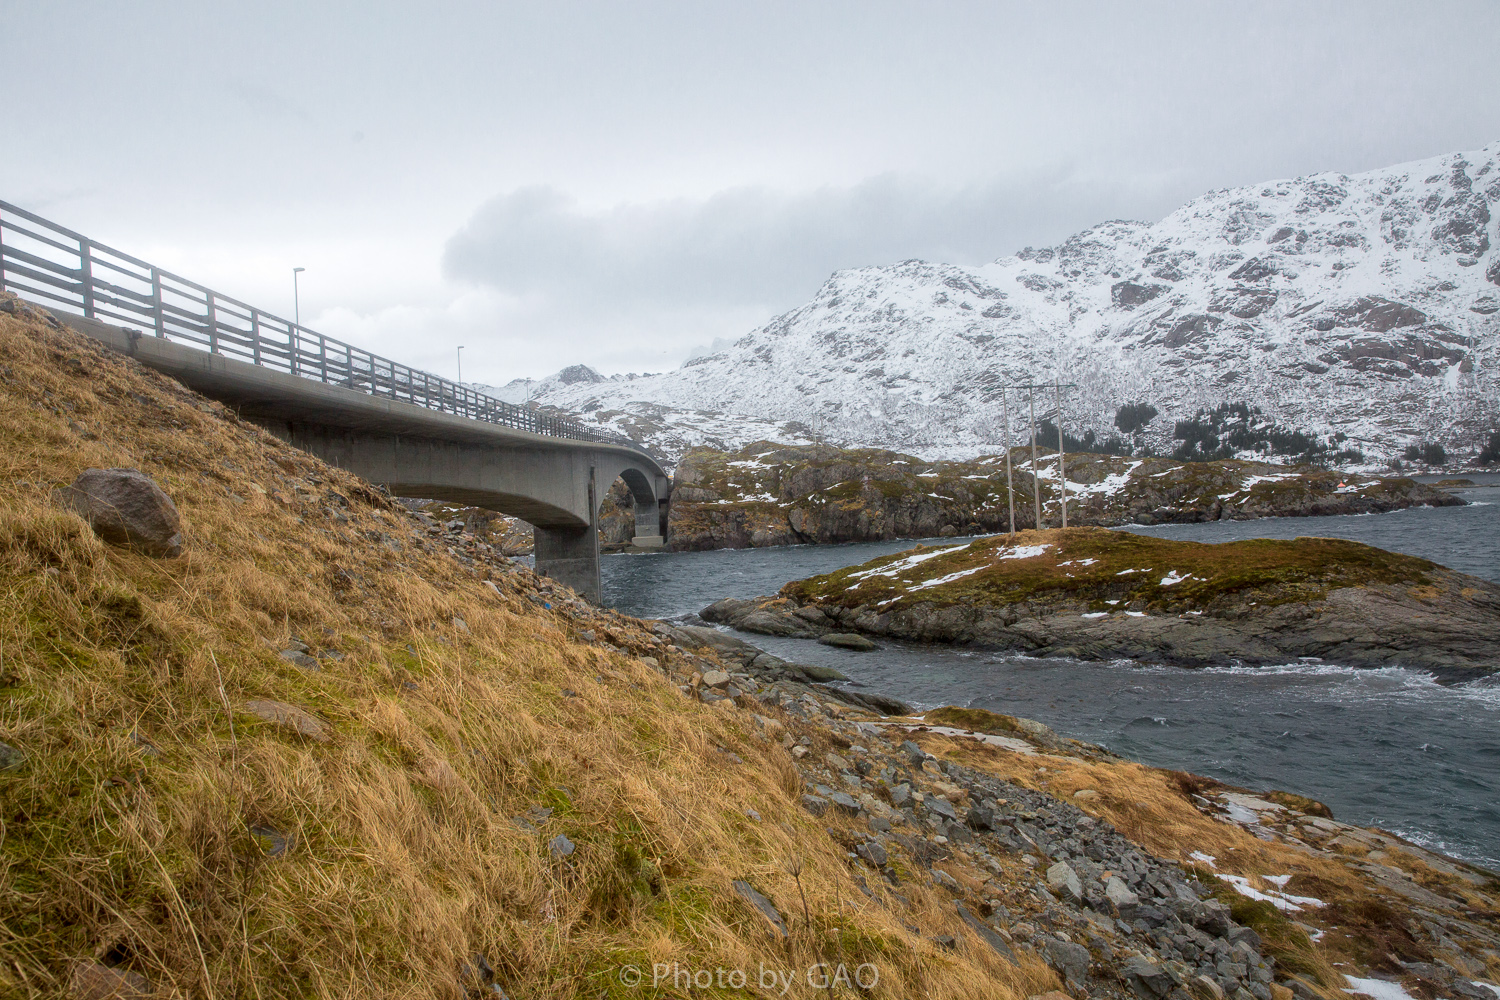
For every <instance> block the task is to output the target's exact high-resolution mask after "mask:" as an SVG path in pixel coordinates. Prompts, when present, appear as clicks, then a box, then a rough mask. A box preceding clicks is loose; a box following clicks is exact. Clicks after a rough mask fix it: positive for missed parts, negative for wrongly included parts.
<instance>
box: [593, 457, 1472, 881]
mask: <svg viewBox="0 0 1500 1000" xmlns="http://www.w3.org/2000/svg"><path fill="white" fill-rule="evenodd" d="M1470 478H1473V479H1475V480H1479V479H1480V477H1477V476H1474V477H1470ZM1485 478H1490V477H1485ZM1494 478H1496V479H1500V477H1494ZM1459 495H1460V496H1463V497H1464V498H1465V499H1468V500H1470V501H1472V502H1473V505H1472V506H1469V507H1447V508H1419V509H1415V510H1406V511H1397V512H1393V513H1390V514H1376V515H1368V516H1359V517H1317V518H1268V519H1264V520H1259V521H1235V522H1223V521H1221V522H1215V523H1209V524H1194V525H1164V526H1157V527H1150V528H1131V529H1130V530H1133V531H1143V532H1148V533H1150V534H1153V535H1162V536H1165V537H1172V538H1186V539H1193V540H1198V541H1205V542H1220V541H1232V540H1235V539H1240V538H1292V537H1295V536H1298V535H1325V536H1332V537H1338V538H1349V539H1353V540H1355V541H1361V542H1366V543H1368V544H1371V545H1377V546H1380V547H1382V548H1387V549H1392V550H1395V551H1399V552H1406V553H1408V554H1411V555H1417V556H1421V557H1423V558H1427V559H1432V560H1433V561H1435V562H1439V563H1442V564H1444V565H1447V566H1451V567H1453V568H1454V569H1459V570H1462V571H1464V572H1466V573H1472V574H1474V575H1476V576H1481V577H1485V578H1487V579H1490V580H1496V581H1500V487H1491V488H1485V487H1483V486H1481V487H1480V488H1476V489H1473V490H1469V491H1466V492H1464V493H1461V494H1459ZM944 541H962V539H945V540H944ZM912 544H913V543H912V542H911V541H897V542H879V543H868V544H857V545H829V546H812V545H806V546H791V547H785V548H770V549H742V550H721V551H717V552H682V553H662V554H656V555H622V556H609V557H606V558H605V560H604V569H603V574H604V600H605V603H607V604H609V605H611V606H613V607H616V608H618V609H619V610H621V611H624V612H627V613H629V614H633V615H640V616H643V617H649V618H673V619H678V620H682V619H684V618H685V617H687V616H691V615H693V614H694V613H695V612H697V611H698V610H700V609H702V608H703V607H705V606H706V605H708V604H710V603H712V602H713V601H716V600H718V599H719V598H722V597H753V596H756V595H758V594H769V593H773V592H775V591H776V590H777V589H778V588H779V587H780V586H781V585H782V584H783V583H786V582H787V581H789V580H794V579H798V578H800V577H804V576H808V575H811V574H815V573H824V572H828V571H829V570H833V569H837V568H839V567H841V566H848V565H851V564H854V563H860V562H864V561H865V560H867V559H871V558H874V557H875V556H877V555H883V554H886V553H890V552H898V551H900V550H902V549H905V548H909V547H910V546H911V545H912ZM746 638H748V639H750V640H751V641H752V642H754V643H756V644H757V645H759V646H761V647H763V648H765V649H768V650H770V651H772V652H774V653H775V654H776V655H778V656H781V657H783V658H785V659H789V660H796V661H800V662H804V663H820V664H826V665H828V666H833V667H837V668H838V669H840V670H842V671H843V672H844V673H846V674H848V675H849V676H850V677H851V678H852V679H853V680H852V683H853V684H854V685H856V686H864V687H868V688H869V689H871V690H875V691H880V692H883V693H886V694H891V695H894V696H896V697H898V698H902V699H904V700H906V701H909V702H912V703H913V704H916V705H918V706H921V707H932V706H936V705H947V704H954V705H972V706H976V707H980V708H987V709H991V710H993V711H998V712H1006V713H1009V714H1012V715H1021V716H1025V717H1028V718H1033V719H1039V720H1041V721H1042V722H1045V723H1046V724H1047V725H1049V726H1052V727H1053V728H1054V729H1056V730H1058V731H1059V732H1061V733H1063V734H1065V735H1068V736H1072V737H1076V738H1078V739H1083V740H1088V741H1089V742H1092V743H1099V744H1103V745H1105V746H1107V747H1109V748H1110V749H1112V750H1114V751H1116V752H1117V753H1120V754H1123V755H1124V756H1127V757H1130V758H1132V759H1135V760H1140V761H1142V762H1145V763H1148V764H1153V765H1157V766H1161V767H1172V768H1181V769H1184V770H1191V771H1195V772H1197V773H1200V774H1207V775H1211V776H1213V777H1216V778H1219V779H1221V780H1223V781H1227V782H1230V783H1232V784H1236V785H1244V786H1247V787H1250V788H1255V789H1271V788H1280V789H1285V790H1288V791H1294V792H1299V793H1301V794H1304V795H1310V796H1312V797H1314V798H1317V799H1320V800H1321V801H1323V802H1325V803H1327V804H1328V805H1329V806H1330V807H1331V808H1332V809H1333V813H1334V815H1335V816H1336V817H1337V818H1339V819H1341V820H1344V821H1346V822H1352V823H1359V824H1367V825H1374V826H1380V827H1382V828H1384V829H1387V830H1391V831H1393V832H1396V833H1400V834H1401V835H1403V836H1405V837H1408V838H1410V839H1411V840H1413V841H1416V842H1417V843H1421V844H1424V845H1426V846H1429V847H1432V848H1434V849H1437V850H1442V851H1445V852H1447V853H1450V854H1453V855H1456V856H1459V857H1463V858H1466V859H1468V860H1471V861H1474V862H1477V863H1479V864H1482V865H1485V866H1487V867H1489V868H1492V869H1500V675H1497V676H1495V677H1491V678H1487V679H1486V680H1483V681H1477V682H1472V683H1468V684H1460V685H1453V686H1444V685H1440V684H1438V683H1437V682H1436V681H1434V680H1433V679H1432V677H1431V676H1430V675H1428V674H1426V673H1424V672H1421V671H1415V670H1406V669H1402V668H1389V669H1381V670H1355V669H1351V668H1347V667H1342V666H1339V665H1338V664H1333V663H1291V664H1286V665H1284V666H1279V667H1261V668H1249V669H1246V668H1229V669H1215V670H1184V669H1180V668H1176V667H1167V666H1163V665H1160V664H1153V663H1150V662H1144V661H1141V662H1137V661H1130V660H1120V661H1116V662H1114V663H1083V662H1079V661H1076V660H1069V659H1033V658H1028V657H1024V656H1016V655H1013V654H1000V653H994V652H989V651H982V650H964V649H957V648H951V647H940V646H920V645H915V644H905V643H888V644H886V645H885V646H884V647H883V648H882V649H880V650H878V651H876V652H873V653H855V652H851V651H848V650H841V649H834V648H831V647H828V646H820V645H818V644H816V643H814V642H811V641H808V640H800V639H777V638H773V637H770V636H746Z"/></svg>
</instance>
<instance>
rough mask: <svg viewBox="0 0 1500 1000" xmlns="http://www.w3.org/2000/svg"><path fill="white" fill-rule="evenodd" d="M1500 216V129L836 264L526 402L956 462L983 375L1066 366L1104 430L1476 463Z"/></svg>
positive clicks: (1004, 376) (1072, 427) (993, 421)
mask: <svg viewBox="0 0 1500 1000" xmlns="http://www.w3.org/2000/svg"><path fill="white" fill-rule="evenodd" d="M1497 216H1500V142H1497V143H1492V144H1490V145H1489V146H1486V147H1485V148H1484V149H1481V150H1478V151H1475V152H1470V153H1455V154H1451V155H1447V156H1442V157H1437V158H1433V159H1429V160H1422V161H1418V162H1415V163H1408V164H1403V165H1400V166H1396V167H1389V168H1385V169H1381V170H1374V171H1370V172H1369V173H1364V174H1355V175H1344V174H1317V175H1314V176H1310V177H1302V178H1297V179H1295V180H1283V181H1272V182H1268V183H1266V184H1258V185H1255V186H1252V187H1245V188H1237V189H1233V190H1221V191H1214V192H1210V193H1209V194H1206V195H1204V196H1202V197H1200V198H1198V199H1196V200H1194V201H1192V202H1190V203H1189V204H1187V205H1185V206H1183V207H1182V208H1181V209H1179V210H1178V211H1176V212H1174V213H1172V214H1171V215H1169V216H1168V217H1167V218H1165V219H1163V220H1161V221H1160V222H1157V223H1155V224H1148V223H1143V222H1124V221H1115V222H1106V223H1103V224H1101V225H1098V226H1095V227H1094V228H1092V229H1088V230H1085V231H1084V232H1081V233H1078V234H1077V235H1075V236H1073V237H1070V238H1069V239H1068V240H1066V241H1064V242H1063V243H1061V244H1060V245H1058V246H1055V247H1046V248H1040V249H1038V248H1031V247H1028V248H1026V249H1025V250H1022V251H1020V252H1019V253H1017V254H1015V255H1014V256H1010V257H1004V258H1001V259H1000V260H997V261H995V262H994V263H992V264H988V265H984V266H981V267H959V266H955V265H949V264H937V263H928V262H924V261H915V260H913V261H905V262H902V263H899V264H892V265H888V266H884V267H868V268H860V269H857V270H850V271H841V272H839V273H837V274H834V275H833V276H832V277H831V278H829V279H828V281H827V282H826V283H825V284H824V285H823V287H822V288H821V289H820V290H819V292H818V294H817V296H816V297H815V298H814V299H813V300H812V301H811V302H809V303H808V304H806V305H804V306H802V307H800V308H798V309H795V310H793V311H791V312H788V313H786V314H784V315H782V316H778V317H777V318H775V319H774V320H772V321H771V322H770V323H768V324H766V325H765V326H764V327H762V328H760V329H758V330H755V331H754V332H752V333H750V334H748V335H747V336H745V337H743V338H741V339H740V340H739V341H737V342H735V343H734V344H733V346H731V347H729V348H728V349H726V350H723V351H720V352H718V353H715V354H711V355H709V356H706V357H701V358H696V359H693V360H691V361H689V362H687V363H686V364H684V365H683V366H682V367H681V368H679V369H678V370H676V371H672V372H668V373H665V374H661V375H652V376H633V377H629V378H624V377H620V378H614V379H599V376H597V374H595V373H593V372H592V370H587V371H588V372H589V374H590V375H592V376H593V378H571V379H570V378H563V377H560V376H555V377H554V378H552V379H548V380H545V381H544V382H543V383H540V384H537V385H535V386H533V388H532V398H533V399H536V400H538V401H540V402H542V403H545V404H549V405H553V406H557V407H561V408H565V409H568V410H571V411H575V412H579V413H583V414H585V415H586V417H587V415H589V414H593V415H594V419H598V420H600V422H602V423H607V424H612V425H614V426H617V427H620V428H622V429H628V425H629V424H630V423H631V422H632V421H633V420H634V421H637V423H639V418H640V416H641V415H642V414H646V413H648V412H649V413H650V414H653V415H654V417H653V421H652V422H654V423H658V424H667V425H670V424H671V423H672V421H673V419H674V418H673V411H698V412H699V413H700V414H712V415H715V419H718V420H720V421H721V422H725V421H728V422H729V423H731V424H732V423H733V420H734V416H735V415H740V416H744V417H747V418H755V419H754V420H753V421H751V423H752V424H754V425H758V429H763V428H764V426H766V424H767V422H769V423H770V424H771V425H777V424H787V422H795V423H794V424H791V425H790V426H791V427H792V428H793V430H798V429H800V430H804V431H805V430H809V429H810V430H811V431H812V432H813V433H815V434H820V435H822V436H825V437H828V438H830V439H833V440H836V441H839V442H841V443H846V444H859V445H871V446H883V447H891V448H896V449H900V450H905V451H916V452H919V453H923V454H927V455H930V456H933V457H940V456H943V455H949V456H953V457H958V456H960V455H962V454H964V453H970V454H972V453H973V452H976V451H980V450H983V449H984V448H986V447H987V446H992V445H993V444H994V443H995V442H997V441H999V440H1001V437H1000V435H1001V434H1002V433H1003V431H1002V430H1001V423H1000V412H1001V405H1000V401H999V399H998V398H996V397H994V396H993V394H991V393H987V392H986V390H985V387H986V386H989V385H998V384H1009V385H1016V384H1022V383H1029V382H1033V381H1041V382H1051V381H1054V380H1056V379H1059V378H1060V379H1061V381H1063V382H1065V383H1076V388H1070V389H1067V390H1065V391H1064V392H1065V396H1064V402H1063V420H1064V425H1065V427H1066V428H1067V429H1068V430H1069V431H1071V432H1074V433H1081V432H1083V431H1084V430H1085V429H1092V430H1094V431H1096V432H1097V433H1098V434H1099V435H1100V436H1101V437H1102V436H1105V435H1106V434H1107V433H1110V432H1112V431H1113V429H1114V428H1113V424H1114V421H1115V417H1116V413H1117V411H1118V409H1119V407H1121V406H1123V405H1125V404H1131V403H1148V404H1150V405H1151V406H1152V407H1154V408H1155V409H1156V410H1157V411H1158V416H1157V417H1156V418H1155V419H1154V420H1153V421H1151V423H1149V424H1148V425H1147V427H1146V429H1145V431H1144V432H1143V436H1142V437H1141V438H1139V439H1138V442H1140V443H1147V444H1150V445H1151V446H1152V447H1155V448H1157V449H1158V450H1170V449H1171V448H1172V447H1173V440H1172V432H1173V427H1174V423H1175V422H1176V421H1177V420H1186V419H1191V418H1192V417H1193V416H1194V415H1195V414H1196V413H1197V412H1198V411H1199V410H1202V409H1211V408H1213V407H1215V406H1218V405H1219V404H1222V403H1226V402H1228V403H1240V402H1243V403H1248V404H1249V405H1250V406H1251V407H1258V408H1259V409H1260V411H1261V413H1262V414H1263V415H1264V420H1265V421H1266V422H1274V423H1275V424H1278V425H1280V427H1281V428H1283V429H1288V430H1300V431H1304V432H1307V433H1309V434H1312V435H1315V436H1317V437H1319V438H1321V439H1324V440H1334V439H1336V440H1337V441H1338V442H1339V444H1338V445H1337V447H1339V448H1348V449H1356V450H1358V451H1360V452H1363V454H1364V455H1365V456H1366V463H1367V464H1370V463H1375V462H1382V461H1384V460H1387V459H1390V458H1393V457H1397V456H1399V455H1400V454H1401V453H1402V451H1403V450H1404V449H1405V448H1407V447H1408V446H1410V445H1413V444H1418V445H1420V444H1431V443H1438V444H1441V445H1443V446H1444V447H1445V448H1447V449H1448V451H1449V452H1450V453H1451V454H1452V455H1453V456H1454V457H1456V458H1462V457H1463V456H1465V455H1468V454H1472V453H1473V452H1474V451H1477V450H1478V448H1479V447H1480V446H1481V444H1482V438H1483V435H1484V434H1486V433H1488V432H1489V431H1491V430H1493V429H1495V427H1496V423H1497V413H1500V406H1497V389H1500V379H1497V375H1500V233H1497V226H1496V217H1497ZM578 367H581V366H578ZM573 371H575V373H576V368H575V369H574V370H573ZM595 379H599V380H598V381H595ZM1051 396H1052V393H1050V392H1048V393H1047V394H1046V397H1045V398H1043V399H1041V400H1039V401H1038V418H1040V417H1041V416H1043V414H1044V413H1046V414H1049V415H1050V414H1051V413H1052V412H1053V406H1052V404H1051ZM1014 399H1015V397H1014V396H1012V400H1013V401H1014ZM1016 417H1017V409H1016V406H1015V404H1014V402H1013V404H1012V418H1013V419H1016ZM726 426H727V424H726ZM1017 427H1018V432H1019V424H1018V425H1017ZM748 429H750V428H748V427H747V430H748ZM684 430H685V429H684ZM640 433H641V430H640V428H637V434H640ZM677 436H678V437H679V438H683V439H684V440H686V438H690V437H691V436H692V435H691V434H687V435H686V437H684V434H682V433H679V434H678V435H677ZM659 443H662V444H665V441H660V442H659ZM673 450H675V449H673Z"/></svg>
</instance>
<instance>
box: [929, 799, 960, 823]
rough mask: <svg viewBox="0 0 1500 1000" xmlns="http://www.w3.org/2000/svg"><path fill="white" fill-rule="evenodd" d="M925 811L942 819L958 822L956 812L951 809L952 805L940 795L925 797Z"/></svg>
mask: <svg viewBox="0 0 1500 1000" xmlns="http://www.w3.org/2000/svg"><path fill="white" fill-rule="evenodd" d="M927 811H928V812H930V813H935V814H937V815H938V816H942V817H943V818H944V819H950V820H953V821H954V822H957V821H958V811H957V810H956V809H954V808H953V803H951V802H949V801H948V800H947V799H945V798H943V797H942V796H941V795H929V796H927Z"/></svg>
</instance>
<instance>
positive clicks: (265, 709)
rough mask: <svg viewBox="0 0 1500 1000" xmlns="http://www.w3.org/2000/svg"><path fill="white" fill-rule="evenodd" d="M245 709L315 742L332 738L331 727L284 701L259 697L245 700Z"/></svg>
mask: <svg viewBox="0 0 1500 1000" xmlns="http://www.w3.org/2000/svg"><path fill="white" fill-rule="evenodd" d="M244 707H245V711H247V712H249V713H250V714H251V715H253V716H255V717H256V718H258V719H261V720H263V721H265V722H269V723H271V724H273V725H277V726H280V727H281V728H282V729H286V730H289V731H290V732H293V733H296V734H297V735H298V736H302V737H305V738H306V739H310V740H313V741H314V742H317V743H327V742H329V741H330V740H332V739H333V735H332V730H331V727H330V726H329V725H328V723H326V722H324V721H323V720H322V719H320V718H318V717H317V716H315V715H313V714H312V713H311V712H309V711H307V710H306V709H302V708H298V707H297V706H296V705H289V704H287V703H286V702H284V701H271V700H270V699H265V698H260V699H255V700H253V701H247V702H245V706H244Z"/></svg>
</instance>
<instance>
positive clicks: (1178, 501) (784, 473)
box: [667, 441, 1464, 551]
mask: <svg viewBox="0 0 1500 1000" xmlns="http://www.w3.org/2000/svg"><path fill="white" fill-rule="evenodd" d="M1039 452H1040V454H1039V458H1038V471H1039V472H1040V476H1039V477H1038V478H1039V485H1040V487H1041V498H1042V520H1043V523H1044V526H1045V525H1046V524H1048V523H1050V524H1057V523H1059V521H1060V520H1061V503H1060V499H1061V498H1060V492H1061V491H1060V490H1059V488H1058V474H1057V453H1056V452H1055V451H1048V450H1046V449H1040V450H1039ZM1011 463H1012V477H1011V478H1012V482H1013V483H1014V486H1015V493H1016V497H1015V515H1016V526H1017V527H1018V528H1031V527H1035V524H1036V513H1035V509H1036V508H1035V497H1034V493H1033V482H1032V476H1031V451H1030V449H1029V448H1016V449H1014V450H1013V451H1012V453H1011ZM1064 463H1065V465H1064V468H1065V471H1066V473H1067V492H1068V521H1069V523H1070V524H1076V525H1105V526H1109V525H1119V524H1180V523H1192V522H1198V521H1218V520H1247V519H1251V518H1257V517H1306V516H1313V515H1325V514H1373V513H1381V512H1384V511H1390V510H1399V509H1401V508H1405V507H1415V506H1423V505H1426V506H1434V507H1443V506H1460V505H1462V504H1463V502H1464V501H1462V500H1460V499H1458V498H1457V497H1454V496H1451V495H1449V494H1448V493H1445V492H1443V491H1442V490H1439V489H1434V488H1433V487H1431V486H1426V485H1424V484H1421V483H1417V482H1414V481H1412V480H1410V479H1382V478H1376V477H1372V476H1356V475H1350V474H1347V473H1341V472H1338V471H1334V470H1329V469H1324V468H1320V467H1317V466H1311V465H1300V466H1295V467H1289V466H1284V465H1272V464H1269V463H1265V462H1246V461H1236V460H1221V461H1209V462H1184V461H1178V460H1175V459H1169V458H1145V459H1142V458H1121V457H1119V456H1115V455H1100V454H1076V455H1066V456H1065V458H1064ZM1009 517H1010V504H1009V499H1008V495H1007V493H1006V477H1005V457H1004V454H1003V453H1001V454H1000V455H990V456H985V457H981V458H979V459H976V460H974V461H971V462H925V461H923V460H922V459H920V458H916V457H915V456H912V455H902V454H898V453H896V452H891V451H877V450H873V449H840V448H831V447H827V446H823V445H818V446H813V445H808V446H787V445H777V444H771V443H769V442H765V441H761V442H757V443H756V444H753V445H750V446H748V447H746V448H744V449H743V450H741V451H739V452H732V453H725V452H719V451H711V450H708V449H695V450H693V451H690V452H688V454H687V455H686V456H684V457H683V459H682V461H681V462H680V463H679V464H678V466H677V471H676V474H675V476H674V477H673V489H672V506H671V513H670V514H669V516H668V521H667V537H668V542H669V544H670V545H671V547H672V548H673V549H675V550H677V551H690V550H698V549H726V548H728V549H738V548H750V547H757V548H758V547H761V546H768V545H798V544H804V543H809V542H813V543H836V542H865V541H879V540H884V539H891V538H933V537H937V536H939V535H950V536H951V535H961V534H978V533H980V532H994V531H1004V530H1006V529H1007V527H1008V526H1009Z"/></svg>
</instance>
